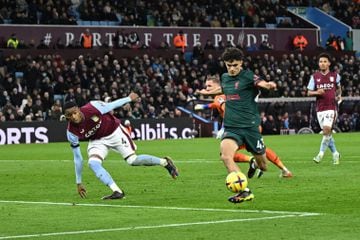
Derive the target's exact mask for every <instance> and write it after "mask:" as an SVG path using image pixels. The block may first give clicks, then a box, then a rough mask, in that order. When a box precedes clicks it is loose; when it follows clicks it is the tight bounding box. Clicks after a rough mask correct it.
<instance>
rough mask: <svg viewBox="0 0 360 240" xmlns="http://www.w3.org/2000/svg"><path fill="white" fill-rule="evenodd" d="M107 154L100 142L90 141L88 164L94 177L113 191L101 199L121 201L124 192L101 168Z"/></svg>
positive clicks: (105, 148)
mask: <svg viewBox="0 0 360 240" xmlns="http://www.w3.org/2000/svg"><path fill="white" fill-rule="evenodd" d="M107 153H108V149H107V147H106V146H105V145H104V144H103V142H102V140H95V141H90V142H89V146H88V156H89V162H88V164H89V167H90V169H91V170H92V171H93V172H94V174H95V175H96V177H97V178H98V179H99V180H100V181H101V182H102V183H103V184H105V185H106V186H108V187H109V188H110V189H111V190H112V191H113V193H112V194H111V195H109V196H105V197H103V199H104V200H106V199H121V198H123V197H124V196H125V194H124V192H123V191H122V190H121V189H120V188H119V187H118V185H117V184H116V183H115V181H114V180H113V178H112V177H111V175H110V173H109V172H108V171H107V170H106V169H105V168H104V167H103V166H102V162H103V160H104V159H105V157H106V156H107Z"/></svg>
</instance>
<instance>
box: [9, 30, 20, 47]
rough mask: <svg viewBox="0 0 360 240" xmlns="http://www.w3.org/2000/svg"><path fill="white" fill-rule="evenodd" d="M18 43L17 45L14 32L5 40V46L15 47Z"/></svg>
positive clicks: (17, 41)
mask: <svg viewBox="0 0 360 240" xmlns="http://www.w3.org/2000/svg"><path fill="white" fill-rule="evenodd" d="M18 45H19V40H18V39H17V38H16V34H15V33H13V34H11V37H10V38H9V39H8V40H7V42H6V47H7V48H14V49H17V47H18Z"/></svg>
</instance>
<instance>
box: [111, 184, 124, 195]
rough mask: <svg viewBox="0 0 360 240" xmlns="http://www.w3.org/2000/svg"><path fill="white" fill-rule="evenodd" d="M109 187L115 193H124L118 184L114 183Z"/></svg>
mask: <svg viewBox="0 0 360 240" xmlns="http://www.w3.org/2000/svg"><path fill="white" fill-rule="evenodd" d="M109 187H110V188H111V190H112V191H113V192H115V191H116V192H120V193H122V191H121V189H120V188H119V187H118V185H116V183H115V182H114V183H112V184H110V185H109Z"/></svg>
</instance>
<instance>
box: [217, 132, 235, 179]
mask: <svg viewBox="0 0 360 240" xmlns="http://www.w3.org/2000/svg"><path fill="white" fill-rule="evenodd" d="M237 149H238V145H237V142H236V141H235V140H234V139H232V138H225V139H223V140H222V141H221V143H220V157H221V160H222V161H223V163H224V165H225V167H226V169H227V171H228V173H231V172H240V168H239V166H238V165H237V164H236V163H235V161H234V156H235V152H236V151H237Z"/></svg>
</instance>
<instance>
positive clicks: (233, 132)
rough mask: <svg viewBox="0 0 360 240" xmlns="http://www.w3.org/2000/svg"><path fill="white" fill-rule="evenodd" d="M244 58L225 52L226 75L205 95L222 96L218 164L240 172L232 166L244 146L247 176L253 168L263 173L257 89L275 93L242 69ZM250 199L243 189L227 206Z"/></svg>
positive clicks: (232, 51) (269, 85)
mask: <svg viewBox="0 0 360 240" xmlns="http://www.w3.org/2000/svg"><path fill="white" fill-rule="evenodd" d="M243 57H244V54H243V52H242V51H241V50H240V49H237V48H227V49H226V50H225V52H224V53H223V54H222V60H223V61H224V63H225V66H226V69H227V73H224V74H223V75H222V76H221V89H214V91H213V92H211V93H209V94H219V93H221V92H222V93H223V94H225V96H226V111H225V117H224V134H223V136H222V140H221V143H220V152H221V160H222V161H223V162H224V164H225V167H226V168H227V171H228V172H229V173H230V172H238V171H240V169H239V167H238V165H237V164H236V163H235V162H234V155H235V153H236V151H237V150H238V148H239V146H241V145H243V144H245V146H246V149H247V151H249V152H251V153H252V154H253V155H254V157H255V159H256V164H257V166H250V169H249V172H250V171H254V169H256V168H257V167H258V168H260V169H261V170H262V171H266V170H267V165H266V156H265V145H264V142H263V138H262V136H261V134H260V132H259V125H260V115H259V111H258V107H257V101H256V100H257V97H258V95H259V88H265V89H275V88H276V84H275V83H274V82H266V81H265V80H263V79H261V78H260V77H259V76H257V75H255V74H254V73H253V72H252V71H250V70H245V69H243V68H242V64H243ZM253 198H254V195H253V193H252V192H251V191H250V189H248V188H247V189H245V190H244V191H241V192H240V193H238V194H236V195H235V196H232V197H230V198H229V201H230V202H233V203H241V202H244V201H250V200H252V199H253Z"/></svg>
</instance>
